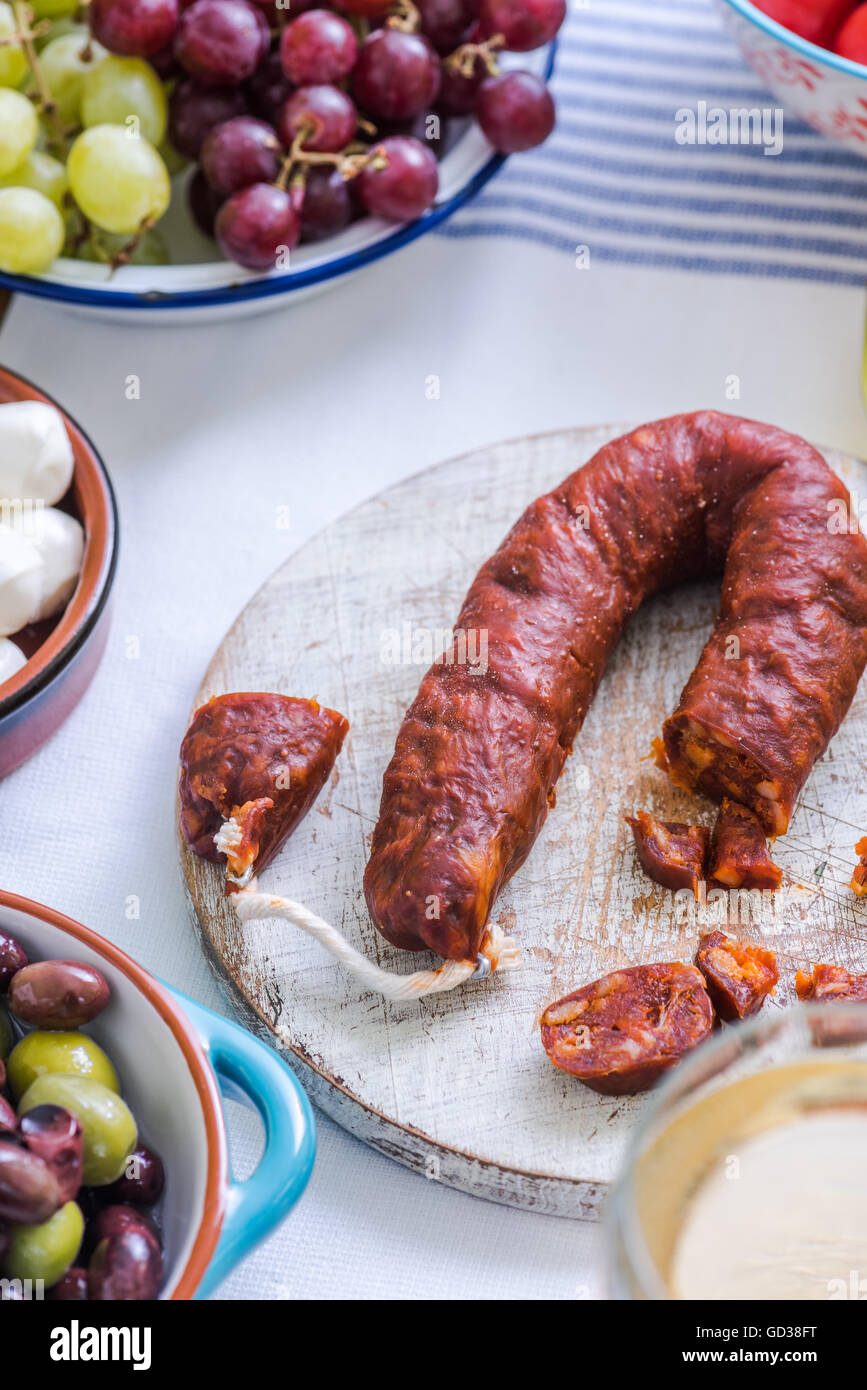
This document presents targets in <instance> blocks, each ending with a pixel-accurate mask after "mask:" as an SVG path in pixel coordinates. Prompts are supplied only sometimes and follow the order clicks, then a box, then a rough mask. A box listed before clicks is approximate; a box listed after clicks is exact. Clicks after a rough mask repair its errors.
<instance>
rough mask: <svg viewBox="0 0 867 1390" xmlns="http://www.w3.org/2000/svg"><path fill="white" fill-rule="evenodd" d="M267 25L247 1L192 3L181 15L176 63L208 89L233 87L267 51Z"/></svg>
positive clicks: (251, 69) (175, 45)
mask: <svg viewBox="0 0 867 1390" xmlns="http://www.w3.org/2000/svg"><path fill="white" fill-rule="evenodd" d="M268 42H269V34H268V26H267V23H266V22H265V19H264V16H263V14H262V11H261V10H257V9H255V8H254V6H253V5H248V4H247V0H196V3H195V4H194V5H191V6H190V8H189V9H188V10H184V12H183V14H182V15H181V20H180V24H179V25H178V30H177V33H176V34H175V39H174V54H175V59H176V61H177V62H178V63H179V64H180V66H181V67H182V68H184V69H185V71H186V72H188V73H189V74H190V76H191V77H195V78H196V79H197V80H198V81H199V82H203V83H206V84H207V85H208V86H215V87H216V86H223V85H228V86H233V85H235V84H236V83H238V82H244V81H246V79H247V78H248V77H252V75H253V73H254V72H255V71H256V68H257V67H258V66H259V63H260V61H261V60H262V58H263V57H264V56H265V54H266V53H267V51H268Z"/></svg>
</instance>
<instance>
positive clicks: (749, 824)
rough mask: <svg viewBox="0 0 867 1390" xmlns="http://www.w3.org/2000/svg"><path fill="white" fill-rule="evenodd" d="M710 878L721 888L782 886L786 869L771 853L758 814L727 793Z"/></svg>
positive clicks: (716, 830)
mask: <svg viewBox="0 0 867 1390" xmlns="http://www.w3.org/2000/svg"><path fill="white" fill-rule="evenodd" d="M710 878H711V882H713V883H714V884H717V885H719V886H720V887H722V888H747V889H753V888H758V889H761V890H763V891H764V890H766V889H767V890H769V891H773V890H774V889H777V888H779V886H780V884H781V882H782V879H783V873H782V870H781V869H779V868H778V867H777V865H776V864H775V863H774V862H773V860H772V859H771V856H770V855H769V854H768V844H767V835H766V834H765V828H764V826H763V825H762V823H761V821H760V820H759V818H758V816H756V815H754V814H753V812H752V811H750V810H749V808H748V807H746V806H739V805H738V804H737V802H735V801H730V800H729V798H728V797H726V798H725V799H724V801H723V804H722V806H721V808H720V812H719V815H718V816H717V820H716V825H715V826H714V830H713V838H712V840H711V849H710Z"/></svg>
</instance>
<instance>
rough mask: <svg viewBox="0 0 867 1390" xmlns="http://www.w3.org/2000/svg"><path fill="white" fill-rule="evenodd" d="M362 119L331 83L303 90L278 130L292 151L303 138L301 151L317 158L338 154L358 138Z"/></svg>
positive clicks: (289, 104)
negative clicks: (298, 138) (318, 156)
mask: <svg viewBox="0 0 867 1390" xmlns="http://www.w3.org/2000/svg"><path fill="white" fill-rule="evenodd" d="M357 124H358V115H357V113H356V110H355V107H354V106H353V104H352V102H351V100H350V99H349V97H348V96H347V95H346V93H345V92H343V91H341V90H340V88H339V87H333V86H331V84H330V83H327V82H323V83H319V84H317V85H316V86H314V87H299V88H298V90H297V91H296V92H293V93H292V95H291V96H290V97H289V99H288V101H287V102H286V104H285V106H284V107H283V110H282V111H281V113H280V119H279V121H278V122H277V130H278V133H279V135H280V138H281V140H282V141H283V143H284V144H285V145H286V146H287V147H289V146H291V145H292V144H293V142H294V141H295V140H296V139H297V137H298V136H299V135H303V137H304V138H303V140H302V143H301V148H302V149H304V150H310V151H311V152H313V153H317V154H336V153H337V151H338V150H342V149H343V148H344V147H345V146H346V145H348V144H349V142H350V140H351V139H352V137H353V136H354V135H355V127H356V125H357Z"/></svg>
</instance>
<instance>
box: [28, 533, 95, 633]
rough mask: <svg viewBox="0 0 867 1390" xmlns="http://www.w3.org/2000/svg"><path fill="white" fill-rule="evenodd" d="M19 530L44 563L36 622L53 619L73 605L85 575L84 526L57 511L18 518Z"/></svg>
mask: <svg viewBox="0 0 867 1390" xmlns="http://www.w3.org/2000/svg"><path fill="white" fill-rule="evenodd" d="M15 530H16V531H18V532H19V534H20V535H23V536H24V537H25V539H27V540H29V541H30V543H31V545H34V546H35V547H36V549H37V550H38V552H39V558H40V560H41V562H42V584H41V589H40V596H39V609H38V612H37V614H36V620H37V621H39V620H40V619H42V618H53V617H54V615H55V613H60V612H61V611H62V610H63V609H64V608H65V607H66V605H67V603H68V602H69V599H70V597H71V596H72V591H73V589H74V588H75V586H76V584H77V583H78V576H79V574H80V573H81V561H82V558H83V556H84V531H83V530H82V527H81V522H80V521H76V519H75V517H74V516H67V514H66V512H61V511H58V509H57V508H56V507H46V508H45V509H44V511H43V510H41V509H40V510H38V511H35V512H33V513H32V514H31V515H30V516H28V515H27V514H22V516H21V517H20V518H16V524H15Z"/></svg>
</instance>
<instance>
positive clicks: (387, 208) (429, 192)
mask: <svg viewBox="0 0 867 1390" xmlns="http://www.w3.org/2000/svg"><path fill="white" fill-rule="evenodd" d="M438 188H439V169H438V168H437V162H436V159H435V158H434V156H433V154H432V153H431V151H430V150H429V149H427V148H426V147H425V146H424V145H423V144H422V143H421V141H420V140H416V139H414V137H413V136H411V135H392V136H390V137H389V138H388V139H387V140H380V141H379V142H378V144H376V145H374V146H373V149H372V150H371V160H370V163H369V164H368V165H366V167H365V168H364V169H363V170H362V171H361V174H360V175H359V178H358V191H359V193H360V195H361V201H362V203H363V204H364V206H365V207H366V209H367V211H368V212H371V213H373V215H374V216H375V217H385V218H387V219H388V220H389V221H390V222H411V221H412V220H413V219H414V218H416V217H421V215H422V213H423V212H427V209H428V208H429V207H430V206H431V204H432V203H433V201H434V199H435V198H436V195H437V189H438Z"/></svg>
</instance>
